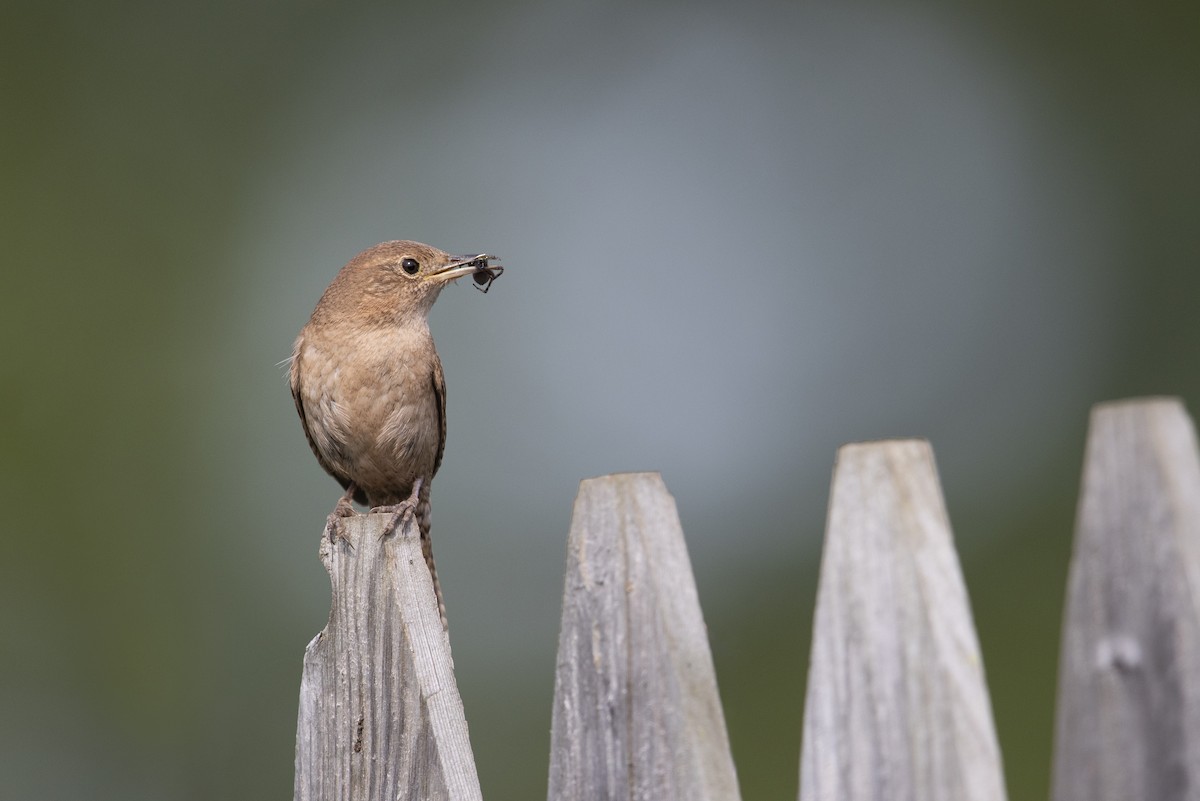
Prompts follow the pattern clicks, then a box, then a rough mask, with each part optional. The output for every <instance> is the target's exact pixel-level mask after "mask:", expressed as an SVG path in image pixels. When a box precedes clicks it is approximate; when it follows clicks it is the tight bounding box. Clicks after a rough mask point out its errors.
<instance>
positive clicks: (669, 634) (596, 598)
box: [549, 473, 739, 801]
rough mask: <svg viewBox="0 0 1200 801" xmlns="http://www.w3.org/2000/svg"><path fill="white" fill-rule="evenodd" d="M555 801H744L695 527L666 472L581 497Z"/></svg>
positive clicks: (571, 558) (559, 695)
mask: <svg viewBox="0 0 1200 801" xmlns="http://www.w3.org/2000/svg"><path fill="white" fill-rule="evenodd" d="M549 798H550V800H551V801H576V800H578V801H583V799H587V800H588V801H592V799H647V801H672V800H673V799H679V801H705V799H737V798H739V794H738V786H737V776H736V774H735V772H734V767H733V759H732V757H731V755H730V751H729V740H728V737H727V735H726V731H725V718H724V715H723V713H722V711H721V703H720V699H719V697H718V694H717V682H716V675H715V672H714V670H713V663H712V656H711V654H710V653H709V649H708V637H707V633H706V631H705V627H704V620H703V618H702V617H701V614H700V604H699V600H698V598H697V595H696V586H695V582H694V580H693V578H692V570H691V564H690V562H689V561H688V556H687V548H686V546H685V545H684V541H683V530H682V528H681V526H680V525H679V516H678V514H677V513H676V511H675V501H674V499H673V498H671V496H670V494H669V493H668V492H667V489H666V486H664V484H663V482H662V478H661V477H660V476H659V475H658V474H657V473H629V474H623V475H614V476H604V477H602V478H595V479H590V480H587V481H584V482H583V483H582V484H581V485H580V488H579V495H578V496H577V498H576V500H575V512H574V517H573V519H572V522H571V534H570V541H569V544H568V554H567V576H566V586H565V589H564V591H563V614H562V628H561V630H560V632H559V642H558V669H557V672H556V676H555V692H554V714H553V723H552V728H551V751H550V785H549Z"/></svg>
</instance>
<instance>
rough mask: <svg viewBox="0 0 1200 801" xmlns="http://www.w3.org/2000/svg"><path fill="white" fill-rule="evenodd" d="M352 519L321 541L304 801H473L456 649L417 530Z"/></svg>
mask: <svg viewBox="0 0 1200 801" xmlns="http://www.w3.org/2000/svg"><path fill="white" fill-rule="evenodd" d="M390 519H391V515H390V514H373V515H361V516H357V517H350V518H344V519H343V520H342V521H340V522H339V526H340V529H341V532H342V534H343V535H344V537H345V539H339V540H337V541H334V542H331V541H330V540H329V539H328V538H325V537H323V538H322V540H321V562H322V563H323V564H324V565H325V569H326V570H328V571H329V578H330V582H331V584H332V585H333V605H332V609H331V611H330V613H329V623H328V624H327V625H326V626H325V630H324V631H322V632H321V633H320V634H318V635H317V636H316V638H315V639H314V640H313V641H312V642H311V643H309V645H308V648H307V649H306V650H305V653H304V675H303V678H302V679H301V682H300V714H299V716H298V721H297V724H296V784H295V799H296V801H301V800H303V801H382V800H383V799H414V800H415V799H421V800H422V801H424V800H425V799H430V800H431V801H476V800H477V799H480V798H481V794H480V791H479V777H478V776H477V774H476V771H475V761H474V757H473V755H472V753H471V743H470V740H469V739H468V738H467V721H466V717H465V716H464V715H463V705H462V700H461V699H460V698H459V695H458V686H457V685H456V684H455V683H454V667H453V664H454V663H453V661H452V660H451V658H450V642H449V639H448V638H447V637H446V633H445V631H444V630H443V628H442V621H441V617H440V615H439V614H438V608H437V601H436V600H435V599H434V593H433V582H432V580H431V579H430V577H429V569H428V568H427V567H426V566H425V559H424V557H422V556H421V545H420V541H419V538H418V535H417V532H416V527H415V526H414V525H413V523H412V520H411V518H410V519H409V520H408V522H407V523H406V524H405V525H404V526H402V527H401V528H400V529H399V530H398V531H397V532H396V533H395V534H393V535H391V536H389V537H387V538H384V537H383V536H382V534H383V532H384V530H385V527H386V526H387V524H388V521H389V520H390Z"/></svg>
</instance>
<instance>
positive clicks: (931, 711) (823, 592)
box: [800, 440, 1005, 801]
mask: <svg viewBox="0 0 1200 801" xmlns="http://www.w3.org/2000/svg"><path fill="white" fill-rule="evenodd" d="M1004 797H1005V793H1004V777H1003V773H1002V771H1001V769H1000V749H999V747H998V746H997V744H996V733H995V728H994V726H993V723H992V709H991V704H990V702H989V700H988V694H987V688H986V686H985V684H984V678H983V661H982V659H981V657H980V654H979V643H978V641H977V639H976V636H975V628H974V624H973V623H972V620H971V610H970V606H969V604H968V601H967V592H966V588H965V587H964V585H963V580H962V574H961V572H960V571H959V567H958V558H957V556H955V552H954V544H953V542H952V540H951V533H950V523H949V520H948V519H947V517H946V510H945V505H944V503H943V501H942V492H941V488H940V486H939V485H938V478H937V468H936V467H935V466H934V461H933V451H932V450H931V449H930V447H929V445H928V443H926V442H922V441H916V440H898V441H890V442H871V443H862V444H855V445H846V446H844V447H843V448H842V449H841V450H840V451H838V459H837V467H836V469H835V471H834V477H833V493H832V496H831V499H830V503H829V519H828V524H827V526H826V532H825V551H824V555H823V556H822V559H821V577H820V584H819V588H818V590H817V608H816V618H815V621H814V625H813V645H812V659H811V667H810V669H809V674H808V699H807V701H806V703H805V714H804V740H803V748H802V755H801V767H800V799H801V801H855V800H856V799H889V801H942V800H943V799H944V800H945V801H1002V799H1004Z"/></svg>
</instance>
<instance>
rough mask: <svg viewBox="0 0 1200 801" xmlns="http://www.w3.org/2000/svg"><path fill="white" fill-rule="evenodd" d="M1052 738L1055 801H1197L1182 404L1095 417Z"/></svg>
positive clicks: (1195, 573) (1151, 403)
mask: <svg viewBox="0 0 1200 801" xmlns="http://www.w3.org/2000/svg"><path fill="white" fill-rule="evenodd" d="M1055 739H1056V743H1055V763H1054V799H1055V801H1107V800H1108V799H1113V800H1114V801H1115V800H1116V799H1120V800H1121V801H1137V799H1146V801H1151V800H1152V801H1173V800H1174V799H1200V457H1198V456H1197V449H1196V432H1195V429H1194V428H1193V426H1192V421H1191V419H1190V418H1189V417H1188V415H1187V412H1186V411H1185V410H1184V407H1183V404H1182V403H1181V402H1180V401H1178V400H1176V399H1173V398H1150V399H1142V400H1132V401H1121V402H1116V403H1107V404H1100V405H1098V406H1097V407H1096V408H1094V409H1093V410H1092V417H1091V426H1090V429H1089V432H1088V442H1087V453H1086V456H1085V459H1084V468H1083V486H1082V490H1081V494H1080V501H1079V510H1078V517H1077V520H1076V530H1075V545H1074V553H1073V556H1072V559H1071V570H1070V578H1069V585H1068V591H1067V609H1066V614H1065V625H1064V632H1063V645H1062V657H1061V659H1060V662H1059V697H1058V716H1057V725H1056V732H1055Z"/></svg>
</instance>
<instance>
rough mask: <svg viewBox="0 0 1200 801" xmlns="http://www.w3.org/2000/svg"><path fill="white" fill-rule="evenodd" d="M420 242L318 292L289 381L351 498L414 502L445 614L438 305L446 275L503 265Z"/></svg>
mask: <svg viewBox="0 0 1200 801" xmlns="http://www.w3.org/2000/svg"><path fill="white" fill-rule="evenodd" d="M489 258H494V257H489V256H487V254H480V255H478V256H466V257H456V256H451V255H450V254H448V253H444V252H443V251H440V250H438V249H437V248H433V247H430V246H428V245H422V244H420V243H419V242H409V241H396V242H384V243H382V244H379V245H376V246H375V247H373V248H369V249H368V250H365V251H363V252H362V253H360V254H358V255H357V256H355V257H354V258H353V259H352V260H351V261H350V262H349V263H348V264H347V265H346V266H345V267H343V268H342V270H341V272H339V273H338V274H337V277H336V278H334V279H333V282H332V283H331V284H330V285H329V288H328V289H326V290H325V293H324V294H323V295H322V296H321V299H320V301H319V302H318V303H317V307H316V309H314V310H313V313H312V318H311V319H310V320H309V321H308V324H307V325H305V326H304V328H303V329H302V330H301V331H300V336H298V337H297V338H296V344H295V347H294V348H293V350H292V360H291V373H290V383H291V388H292V397H293V398H294V399H295V401H296V411H297V412H298V413H299V414H300V422H301V423H302V424H303V426H304V433H305V435H306V436H307V437H308V444H309V446H310V447H311V448H312V451H313V453H314V454H316V457H317V461H318V462H320V463H321V467H323V468H325V470H326V472H328V473H329V474H330V475H332V476H333V477H334V478H336V479H337V480H338V483H340V484H341V485H342V487H343V489H345V490H346V494H345V495H343V496H342V498H341V500H339V501H338V503H337V506H335V507H334V511H333V512H332V513H331V514H330V516H329V522H328V532H329V534H330V536H334V535H335V534H337V533H338V532H339V528H338V525H337V520H338V518H339V517H345V516H348V515H351V514H354V510H353V507H351V506H350V500H351V499H353V500H355V501H357V502H359V503H362V504H366V505H368V506H371V507H373V508H374V509H375V510H377V511H388V512H392V513H393V514H394V515H395V516H394V518H393V521H392V527H393V528H394V527H395V525H397V524H398V523H399V522H400V521H401V519H402V517H403V516H404V515H405V514H414V515H415V516H416V520H417V523H418V526H419V529H420V535H421V549H422V552H423V553H424V555H425V561H426V563H427V564H428V565H429V572H430V574H431V575H432V577H433V585H434V590H435V591H436V593H437V600H438V607H439V609H440V610H441V613H442V620H443V623H444V622H445V606H444V605H443V603H442V594H441V587H440V585H439V583H438V580H437V571H436V569H435V568H434V565H433V550H432V546H431V544H430V539H429V489H430V483H431V482H432V480H433V477H434V475H435V474H436V473H437V470H438V467H440V466H441V463H442V452H443V451H444V449H445V446H446V381H445V377H444V376H443V374H442V362H441V360H440V359H439V358H438V355H437V351H436V350H435V349H434V346H433V337H432V335H431V334H430V332H429V324H428V315H429V310H430V309H431V308H432V307H433V303H434V301H436V300H437V297H438V294H439V293H440V292H441V291H442V287H444V286H446V284H448V283H449V282H451V281H454V280H455V279H457V278H461V277H463V276H466V275H471V274H473V273H474V274H480V273H483V272H487V274H488V279H489V280H488V283H489V284H490V279H491V278H493V277H494V275H498V274H499V273H498V272H495V271H497V270H499V267H498V266H490V267H489V266H488V259H489Z"/></svg>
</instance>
